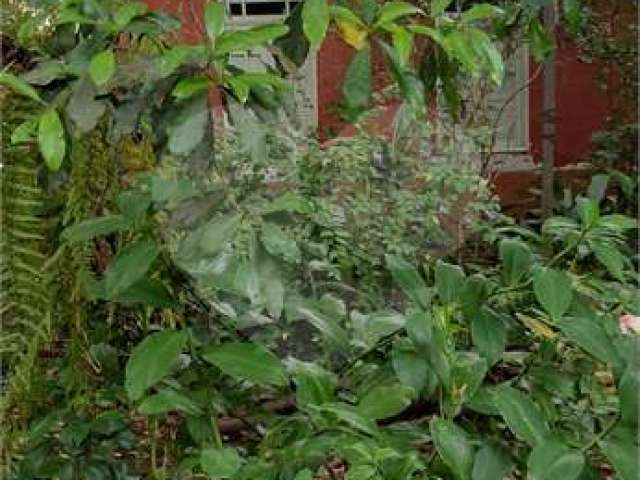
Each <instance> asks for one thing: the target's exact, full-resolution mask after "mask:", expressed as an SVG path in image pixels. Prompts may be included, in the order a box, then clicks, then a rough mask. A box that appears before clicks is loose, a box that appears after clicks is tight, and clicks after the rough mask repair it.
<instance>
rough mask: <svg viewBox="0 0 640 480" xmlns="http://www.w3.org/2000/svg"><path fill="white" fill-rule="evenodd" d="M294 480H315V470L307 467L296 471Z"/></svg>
mask: <svg viewBox="0 0 640 480" xmlns="http://www.w3.org/2000/svg"><path fill="white" fill-rule="evenodd" d="M293 480H313V472H312V471H311V470H309V469H307V468H305V469H304V470H300V471H299V472H298V473H296V476H295V477H294V479H293Z"/></svg>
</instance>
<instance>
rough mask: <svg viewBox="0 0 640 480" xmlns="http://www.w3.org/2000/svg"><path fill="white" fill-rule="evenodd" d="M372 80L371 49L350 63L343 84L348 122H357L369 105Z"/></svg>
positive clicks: (361, 53) (356, 56)
mask: <svg viewBox="0 0 640 480" xmlns="http://www.w3.org/2000/svg"><path fill="white" fill-rule="evenodd" d="M372 78H373V75H372V64H371V49H370V48H363V49H361V50H360V51H358V52H357V53H356V54H355V56H354V57H353V59H352V60H351V63H349V66H348V67H347V71H346V73H345V77H344V80H343V82H342V95H343V99H344V103H345V109H346V111H345V115H346V116H347V119H348V120H350V121H353V120H355V119H356V118H357V117H358V116H359V115H360V113H362V112H363V111H364V109H366V107H367V106H368V105H369V100H370V98H371V92H372Z"/></svg>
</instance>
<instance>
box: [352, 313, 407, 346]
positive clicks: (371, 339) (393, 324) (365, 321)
mask: <svg viewBox="0 0 640 480" xmlns="http://www.w3.org/2000/svg"><path fill="white" fill-rule="evenodd" d="M351 321H352V324H353V329H354V331H355V333H356V335H355V336H356V338H357V340H359V341H361V342H362V344H363V345H364V347H365V348H373V347H374V346H375V345H376V343H378V342H379V341H380V340H382V339H383V338H385V337H389V336H391V335H393V334H395V333H398V332H399V331H400V330H401V329H402V328H404V327H405V324H406V320H405V318H404V316H403V315H400V314H399V313H398V312H395V311H393V310H381V311H378V312H372V313H369V314H367V315H363V314H361V313H359V312H353V313H352V315H351Z"/></svg>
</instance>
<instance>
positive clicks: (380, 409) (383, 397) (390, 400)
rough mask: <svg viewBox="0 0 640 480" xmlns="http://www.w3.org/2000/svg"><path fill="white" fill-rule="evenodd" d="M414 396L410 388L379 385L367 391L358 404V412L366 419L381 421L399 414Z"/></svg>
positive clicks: (397, 385)
mask: <svg viewBox="0 0 640 480" xmlns="http://www.w3.org/2000/svg"><path fill="white" fill-rule="evenodd" d="M414 396H415V392H414V391H413V389H411V388H407V387H404V386H402V385H399V384H396V385H379V386H377V387H374V388H372V389H371V390H369V391H368V392H367V393H366V395H365V396H364V397H363V398H362V400H360V402H359V403H358V412H359V413H360V415H362V416H363V417H366V418H372V419H374V420H382V419H385V418H389V417H393V416H394V415H397V414H399V413H400V412H402V411H403V410H404V409H405V408H407V407H408V406H409V405H411V401H412V399H413V397H414Z"/></svg>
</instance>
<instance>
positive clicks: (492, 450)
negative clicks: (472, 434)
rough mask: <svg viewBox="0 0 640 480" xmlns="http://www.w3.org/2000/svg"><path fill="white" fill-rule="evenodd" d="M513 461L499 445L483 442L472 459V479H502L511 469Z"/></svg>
mask: <svg viewBox="0 0 640 480" xmlns="http://www.w3.org/2000/svg"><path fill="white" fill-rule="evenodd" d="M513 466H514V465H513V461H512V460H511V458H510V457H509V454H508V453H507V452H506V451H504V449H502V448H501V447H498V446H496V445H492V444H490V443H485V444H484V445H483V446H482V448H480V450H478V453H477V454H476V457H475V460H474V461H473V471H472V472H471V478H472V480H503V479H504V478H505V477H506V476H507V474H508V473H509V472H510V471H511V470H512V469H513Z"/></svg>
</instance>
